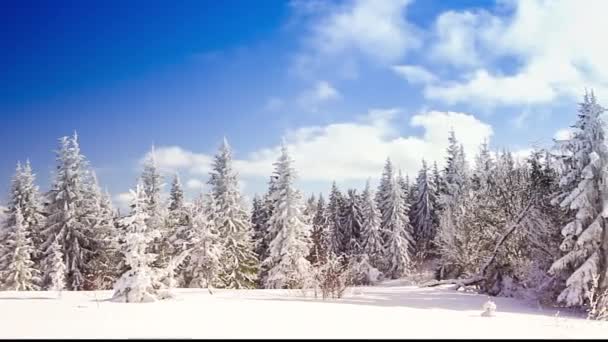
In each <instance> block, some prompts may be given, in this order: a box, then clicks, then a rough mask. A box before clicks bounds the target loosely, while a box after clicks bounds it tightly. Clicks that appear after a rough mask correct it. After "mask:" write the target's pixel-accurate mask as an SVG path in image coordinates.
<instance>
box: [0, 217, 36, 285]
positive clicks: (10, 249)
mask: <svg viewBox="0 0 608 342" xmlns="http://www.w3.org/2000/svg"><path fill="white" fill-rule="evenodd" d="M14 219H15V223H14V224H13V226H12V227H11V228H10V231H9V233H8V237H7V240H6V242H5V244H6V247H5V253H4V254H3V255H2V258H1V259H0V264H1V265H3V267H2V269H1V272H0V275H1V276H2V277H1V278H0V279H1V280H2V287H3V288H4V289H5V290H12V291H31V290H38V288H39V286H38V284H39V282H40V279H39V277H38V270H36V269H35V268H34V262H33V261H32V259H31V255H32V253H33V246H32V240H31V239H30V237H29V233H28V231H27V230H26V227H25V225H24V223H23V216H22V215H21V209H20V208H19V207H17V209H16V211H15V215H14Z"/></svg>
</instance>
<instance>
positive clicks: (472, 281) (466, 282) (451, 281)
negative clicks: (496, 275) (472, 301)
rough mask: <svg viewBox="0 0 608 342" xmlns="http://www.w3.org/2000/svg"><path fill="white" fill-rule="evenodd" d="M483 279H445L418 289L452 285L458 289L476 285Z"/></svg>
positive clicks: (480, 277)
mask: <svg viewBox="0 0 608 342" xmlns="http://www.w3.org/2000/svg"><path fill="white" fill-rule="evenodd" d="M485 279H486V278H485V277H482V276H479V275H476V276H474V277H471V278H466V279H446V280H437V281H431V282H429V283H426V284H422V285H421V286H420V287H434V286H440V285H452V284H453V285H457V287H459V288H460V287H465V286H469V285H474V284H477V283H479V282H481V281H483V280H485Z"/></svg>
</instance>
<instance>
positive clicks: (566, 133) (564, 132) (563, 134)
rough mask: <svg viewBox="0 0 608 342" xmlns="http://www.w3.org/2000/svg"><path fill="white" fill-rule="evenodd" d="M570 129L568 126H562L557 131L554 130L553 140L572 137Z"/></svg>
mask: <svg viewBox="0 0 608 342" xmlns="http://www.w3.org/2000/svg"><path fill="white" fill-rule="evenodd" d="M572 133H573V132H572V129H570V128H563V129H560V130H558V131H557V132H555V135H553V139H555V140H568V139H570V138H571V137H572Z"/></svg>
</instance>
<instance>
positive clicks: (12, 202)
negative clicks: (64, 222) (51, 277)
mask: <svg viewBox="0 0 608 342" xmlns="http://www.w3.org/2000/svg"><path fill="white" fill-rule="evenodd" d="M17 209H19V210H20V211H21V215H22V217H23V225H24V227H25V230H26V231H27V232H28V234H29V236H30V238H31V240H32V246H33V253H32V255H31V258H32V261H34V264H35V267H36V268H37V269H40V262H41V259H42V257H43V253H42V250H41V249H42V248H41V246H42V243H43V242H44V237H43V235H42V229H43V227H44V222H45V217H44V208H43V203H42V195H41V194H40V191H39V189H38V186H37V185H36V175H35V174H34V173H33V172H32V167H31V165H30V162H29V160H28V161H26V163H25V165H23V166H22V165H21V163H17V168H16V170H15V175H14V176H13V179H12V182H11V190H10V193H9V196H8V203H7V212H6V215H7V218H6V220H5V222H4V224H5V225H6V226H7V227H11V226H13V225H14V224H15V222H16V212H17ZM0 224H2V223H1V222H0ZM1 239H2V237H1V236H0V241H1Z"/></svg>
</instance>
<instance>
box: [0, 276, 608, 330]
mask: <svg viewBox="0 0 608 342" xmlns="http://www.w3.org/2000/svg"><path fill="white" fill-rule="evenodd" d="M175 292H176V298H175V299H172V300H166V301H162V302H157V303H144V304H122V303H112V302H109V301H107V300H106V299H107V298H109V296H110V295H111V292H109V291H98V292H64V293H63V294H62V298H61V299H57V296H56V294H55V293H51V292H0V307H1V308H2V309H1V310H0V338H606V337H608V323H607V322H595V321H587V320H585V319H582V318H580V315H579V317H577V316H576V315H574V314H572V313H571V314H569V315H566V314H564V313H563V312H560V313H559V314H557V313H558V311H557V310H548V309H540V308H539V307H535V306H533V305H530V304H527V303H524V302H522V301H518V300H515V299H510V298H494V299H493V300H494V301H495V302H496V304H497V307H498V308H497V312H496V316H495V317H481V316H480V314H481V311H482V309H481V308H482V305H483V303H484V302H485V301H486V300H487V297H486V296H482V295H477V294H471V293H465V292H456V291H453V290H450V289H448V288H445V287H443V288H425V289H422V288H418V287H413V286H401V285H400V284H398V283H393V284H384V285H383V286H377V287H363V288H356V289H352V290H350V291H349V293H348V295H347V296H346V297H345V298H343V299H339V300H328V301H322V300H320V299H319V300H315V299H313V298H311V297H303V296H302V294H301V293H300V292H299V291H286V290H216V291H215V293H214V294H213V295H210V294H209V293H208V292H207V291H206V290H201V289H180V290H176V291H175Z"/></svg>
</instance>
